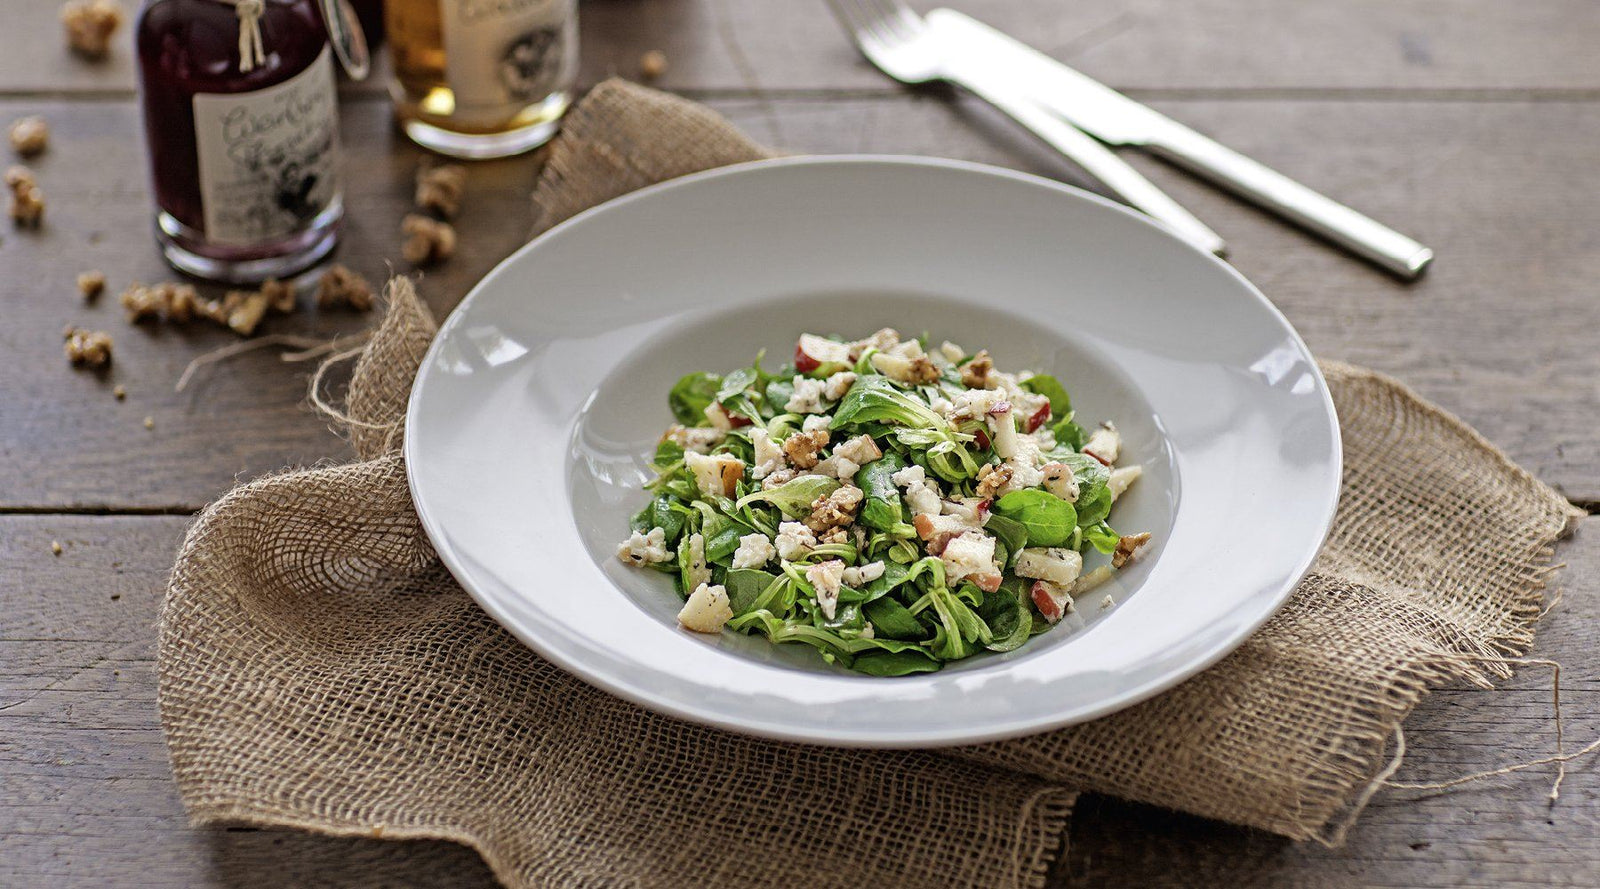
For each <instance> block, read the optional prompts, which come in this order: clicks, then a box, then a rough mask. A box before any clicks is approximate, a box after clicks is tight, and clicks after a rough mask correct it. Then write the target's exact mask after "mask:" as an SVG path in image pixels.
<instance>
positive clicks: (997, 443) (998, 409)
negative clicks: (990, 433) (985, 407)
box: [988, 401, 1032, 460]
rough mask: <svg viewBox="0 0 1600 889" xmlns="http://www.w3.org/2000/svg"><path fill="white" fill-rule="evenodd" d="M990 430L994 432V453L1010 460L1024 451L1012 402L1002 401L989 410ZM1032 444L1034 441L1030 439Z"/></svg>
mask: <svg viewBox="0 0 1600 889" xmlns="http://www.w3.org/2000/svg"><path fill="white" fill-rule="evenodd" d="M988 416H989V428H990V429H992V430H994V452H995V453H996V454H999V455H1000V459H1002V460H1010V459H1011V458H1013V457H1015V456H1017V454H1018V453H1020V452H1021V451H1022V448H1023V444H1022V435H1021V434H1020V433H1018V432H1017V420H1016V411H1015V410H1013V409H1012V407H1011V402H1009V401H1002V402H1000V403H999V404H996V405H995V406H994V407H993V408H990V410H989V414H988ZM1029 441H1030V443H1031V442H1032V439H1029Z"/></svg>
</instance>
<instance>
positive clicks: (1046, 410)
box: [1026, 401, 1050, 432]
mask: <svg viewBox="0 0 1600 889" xmlns="http://www.w3.org/2000/svg"><path fill="white" fill-rule="evenodd" d="M1048 422H1050V402H1048V401H1047V402H1045V403H1044V405H1043V406H1041V407H1040V408H1039V409H1038V410H1036V411H1034V412H1033V415H1032V416H1030V417H1028V422H1027V424H1026V425H1027V431H1028V432H1033V431H1034V430H1036V429H1038V428H1039V427H1040V426H1043V425H1044V424H1046V423H1048Z"/></svg>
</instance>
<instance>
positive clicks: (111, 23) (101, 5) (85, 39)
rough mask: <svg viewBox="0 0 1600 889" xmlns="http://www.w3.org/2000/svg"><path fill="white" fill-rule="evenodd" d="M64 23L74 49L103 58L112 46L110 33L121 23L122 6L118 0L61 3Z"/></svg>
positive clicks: (90, 57) (70, 44)
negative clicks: (62, 4)
mask: <svg viewBox="0 0 1600 889" xmlns="http://www.w3.org/2000/svg"><path fill="white" fill-rule="evenodd" d="M61 24H62V25H63V26H65V28H66V30H67V45H68V46H70V47H72V50H73V52H76V53H77V54H79V55H81V56H83V57H84V58H86V59H103V58H105V56H106V53H107V52H108V51H109V50H110V49H111V35H112V34H114V33H116V31H117V26H119V25H121V24H122V7H121V6H119V5H117V3H116V2H115V0H73V2H71V3H68V4H66V5H65V6H63V7H61Z"/></svg>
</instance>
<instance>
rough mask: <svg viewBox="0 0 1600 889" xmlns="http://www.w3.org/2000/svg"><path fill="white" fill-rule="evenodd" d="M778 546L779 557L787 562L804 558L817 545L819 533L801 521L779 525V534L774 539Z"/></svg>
mask: <svg viewBox="0 0 1600 889" xmlns="http://www.w3.org/2000/svg"><path fill="white" fill-rule="evenodd" d="M772 542H773V543H774V544H776V546H777V548H778V558H780V559H783V560H784V561H785V562H793V561H795V560H797V559H803V558H805V557H806V556H808V555H810V554H811V551H812V550H813V549H815V548H816V546H817V535H815V534H813V533H811V529H810V528H807V527H806V526H805V525H802V524H800V523H799V522H784V523H782V524H780V525H778V536H777V537H776V538H774V539H773V541H772Z"/></svg>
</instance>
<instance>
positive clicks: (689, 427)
mask: <svg viewBox="0 0 1600 889" xmlns="http://www.w3.org/2000/svg"><path fill="white" fill-rule="evenodd" d="M667 400H668V404H669V405H670V407H671V408H672V413H673V415H674V416H675V417H676V418H677V420H678V424H677V425H674V426H672V427H671V428H669V429H668V430H667V431H666V434H665V435H664V436H662V438H661V442H660V444H659V445H658V446H657V448H656V452H655V457H654V459H653V461H652V463H653V468H654V470H655V472H656V478H655V480H654V481H651V482H649V483H648V484H647V485H645V488H646V489H647V490H648V491H649V492H650V493H651V494H652V499H651V501H650V503H649V504H648V505H647V506H645V508H644V509H642V510H640V511H639V513H638V514H637V515H635V516H634V517H633V521H632V530H633V533H632V536H630V537H629V538H628V539H627V540H626V541H625V542H623V543H622V545H621V546H620V547H619V548H618V552H617V555H618V558H620V559H621V560H622V561H624V562H626V563H628V564H629V565H633V566H636V567H639V568H648V569H654V570H658V571H662V572H665V573H668V574H670V575H671V576H672V578H673V581H674V584H675V586H676V587H677V589H678V592H679V593H680V595H682V596H684V597H685V600H686V601H685V603H684V605H683V609H682V611H681V612H680V613H679V614H678V621H679V623H681V624H682V625H683V626H684V627H685V628H687V629H689V630H694V631H697V632H702V633H719V632H722V631H723V630H724V629H731V630H734V631H737V632H741V633H761V634H763V635H765V636H766V637H767V638H768V639H770V640H772V641H773V642H798V643H804V644H807V645H811V646H813V647H815V648H816V649H817V650H818V651H819V652H821V654H822V657H823V658H824V659H825V660H827V661H829V662H836V663H840V664H843V665H844V666H847V667H850V668H852V669H854V670H858V671H860V672H862V673H867V674H870V675H874V676H900V675H906V674H910V673H922V672H930V671H933V670H938V669H939V668H940V667H941V666H943V665H944V664H945V663H947V662H950V661H956V660H961V659H963V658H967V657H971V656H972V655H974V654H977V653H979V652H981V651H1010V650H1012V649H1014V648H1017V647H1018V646H1020V645H1022V644H1023V643H1024V642H1026V641H1027V640H1028V638H1029V637H1030V636H1033V635H1037V634H1039V633H1042V632H1044V631H1046V630H1048V629H1049V628H1050V627H1051V626H1052V625H1054V624H1056V623H1058V622H1060V621H1062V620H1063V619H1064V618H1068V617H1069V616H1071V615H1073V614H1074V611H1075V604H1074V603H1075V600H1076V599H1079V598H1082V597H1083V596H1085V595H1086V594H1088V593H1089V592H1090V591H1091V590H1093V589H1094V588H1095V587H1096V586H1098V585H1099V584H1101V583H1103V582H1105V581H1106V580H1107V579H1108V578H1110V577H1111V576H1113V574H1114V573H1115V572H1116V571H1117V570H1118V569H1121V568H1122V567H1124V566H1125V565H1127V564H1128V563H1129V562H1130V561H1131V560H1133V559H1135V558H1137V557H1138V556H1139V555H1141V553H1142V552H1143V551H1144V550H1145V549H1146V548H1147V546H1148V544H1149V542H1150V535H1149V534H1148V533H1141V534H1131V535H1123V534H1119V533H1118V532H1116V531H1114V530H1112V527H1111V525H1110V524H1108V523H1107V519H1108V517H1109V515H1110V513H1111V509H1112V505H1113V504H1114V503H1115V501H1116V500H1117V498H1118V496H1120V495H1121V494H1122V493H1123V492H1125V491H1126V490H1127V489H1128V486H1129V485H1132V484H1133V483H1134V481H1135V480H1137V479H1138V478H1139V475H1140V472H1141V469H1140V467H1139V466H1138V465H1127V466H1118V465H1117V462H1118V458H1119V457H1120V456H1121V450H1122V442H1121V436H1120V435H1119V434H1118V432H1117V429H1116V427H1115V426H1113V425H1112V424H1111V423H1109V422H1107V423H1102V424H1101V425H1100V426H1098V427H1097V428H1095V429H1093V430H1088V429H1085V428H1084V427H1083V426H1081V425H1079V424H1078V422H1077V421H1076V419H1075V418H1074V416H1073V412H1072V403H1071V400H1070V399H1069V398H1068V396H1067V391H1066V389H1065V388H1063V387H1062V385H1061V383H1060V382H1059V381H1057V380H1056V379H1055V378H1054V377H1051V376H1048V375H1045V374H1038V373H1030V372H1027V371H1022V372H1020V373H1016V374H1011V373H1005V372H1002V371H1000V370H999V369H998V368H996V367H995V366H994V362H993V360H992V359H991V358H990V356H989V354H988V352H986V351H980V352H977V353H976V354H972V355H968V354H967V353H966V352H965V351H964V350H962V349H961V348H960V347H959V346H956V345H955V344H953V343H949V342H945V343H943V344H942V345H940V346H939V347H938V348H937V349H931V350H930V349H929V348H928V344H927V343H926V342H924V341H923V340H920V339H907V340H902V339H901V338H900V335H899V334H898V333H896V332H895V331H893V330H890V329H887V328H886V329H884V330H880V331H878V332H877V333H874V334H872V335H871V336H868V337H866V338H865V339H860V340H854V341H844V340H839V339H831V338H827V337H821V336H816V335H813V334H809V333H808V334H804V335H802V336H801V337H800V340H799V343H798V344H797V345H796V348H795V353H794V362H793V364H791V365H786V366H784V367H783V368H781V369H779V370H778V371H777V372H776V373H769V372H767V371H765V370H763V369H762V367H761V356H759V355H758V356H757V357H756V360H755V363H754V364H753V365H751V366H749V367H742V368H739V369H737V370H734V371H732V372H731V373H728V374H726V375H723V376H718V375H716V374H711V373H692V374H689V375H688V376H686V377H684V378H683V379H681V380H679V381H678V382H677V384H676V385H674V386H673V387H672V391H671V393H670V394H669V395H668V399H667ZM1086 555H1087V556H1088V557H1090V558H1091V559H1095V560H1102V561H1104V560H1105V559H1106V557H1109V560H1108V561H1105V563H1104V564H1101V565H1099V566H1098V567H1096V568H1094V569H1092V570H1089V571H1085V570H1084V560H1085V556H1086ZM1101 604H1102V605H1109V604H1111V603H1110V602H1109V597H1105V598H1104V599H1102V602H1101Z"/></svg>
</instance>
